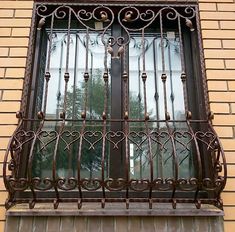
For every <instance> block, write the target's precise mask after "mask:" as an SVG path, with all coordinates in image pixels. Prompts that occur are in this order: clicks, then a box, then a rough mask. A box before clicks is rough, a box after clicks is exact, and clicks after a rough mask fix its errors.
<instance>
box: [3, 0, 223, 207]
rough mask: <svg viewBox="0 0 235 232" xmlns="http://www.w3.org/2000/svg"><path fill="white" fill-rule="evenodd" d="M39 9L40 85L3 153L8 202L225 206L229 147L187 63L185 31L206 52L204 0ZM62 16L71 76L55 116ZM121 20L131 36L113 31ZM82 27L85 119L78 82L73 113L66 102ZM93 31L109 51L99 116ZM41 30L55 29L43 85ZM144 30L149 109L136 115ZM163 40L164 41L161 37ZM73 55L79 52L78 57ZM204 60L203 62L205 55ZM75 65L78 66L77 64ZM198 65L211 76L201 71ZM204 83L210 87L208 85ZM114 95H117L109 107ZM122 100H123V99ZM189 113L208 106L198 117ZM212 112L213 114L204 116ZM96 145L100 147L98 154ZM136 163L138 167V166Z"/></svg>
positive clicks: (143, 100) (143, 83) (142, 82)
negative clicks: (134, 52)
mask: <svg viewBox="0 0 235 232" xmlns="http://www.w3.org/2000/svg"><path fill="white" fill-rule="evenodd" d="M35 7H36V8H35V10H34V12H35V15H34V22H36V23H37V32H36V45H35V54H38V55H37V57H35V65H34V66H33V67H34V71H33V77H32V79H33V80H35V83H36V84H35V85H34V84H33V81H32V83H31V85H29V84H27V86H26V87H25V88H28V89H26V90H25V93H29V97H26V98H27V100H28V101H29V102H31V103H30V105H31V108H30V109H29V110H26V108H27V104H26V100H25V99H24V101H23V102H24V107H26V108H25V109H22V111H23V112H19V113H18V114H17V117H18V118H19V125H18V127H17V129H16V131H15V132H14V134H13V136H12V137H11V140H10V142H9V146H8V149H7V152H6V156H5V160H4V167H3V177H4V183H5V186H6V189H7V190H8V192H9V198H8V200H7V202H6V207H7V208H9V207H11V206H12V205H14V204H16V203H21V202H28V203H29V207H30V208H34V207H35V204H36V203H37V202H53V204H54V208H55V209H57V208H58V207H59V204H60V203H61V202H76V204H77V206H78V208H79V209H80V208H81V207H82V205H83V202H99V203H100V205H101V207H102V208H105V206H106V203H107V202H124V203H125V207H126V208H127V209H128V208H129V207H131V204H132V203H133V202H145V203H146V204H147V205H148V207H149V208H150V209H152V208H153V207H154V205H157V204H158V203H163V202H166V203H171V205H172V208H174V209H175V208H177V204H178V203H193V204H195V206H196V208H201V204H204V203H205V204H214V205H216V206H218V207H220V208H222V201H221V198H220V194H221V192H222V190H223V188H224V186H225V184H226V177H227V168H226V161H225V156H224V152H223V149H222V146H221V144H220V141H219V138H218V136H217V134H216V133H215V131H214V129H213V127H212V124H211V119H212V114H211V113H209V112H208V110H207V107H206V105H207V104H206V103H204V105H205V107H204V108H205V109H204V108H203V104H200V106H198V107H197V106H195V104H196V102H197V101H196V102H194V101H192V100H190V99H191V98H192V94H191V93H190V92H193V91H194V90H193V89H192V88H191V89H189V88H190V86H194V84H195V85H196V84H197V83H196V82H195V83H191V84H190V83H188V80H190V81H191V80H192V79H194V78H195V76H193V77H191V79H190V77H188V76H187V74H188V73H190V70H189V71H188V67H187V63H188V60H187V59H186V57H187V56H186V53H187V51H186V50H187V49H186V48H187V46H186V44H187V42H185V33H186V34H187V33H188V35H189V37H192V38H194V40H193V39H192V40H190V41H191V42H190V43H192V42H193V41H194V42H195V41H196V43H197V45H195V44H193V45H192V46H193V47H194V46H196V47H198V49H199V53H200V57H201V53H202V49H201V41H200V38H199V39H198V38H197V35H198V34H200V32H199V30H200V29H199V25H198V22H199V18H198V14H197V5H194V4H192V5H190V4H188V5H187V4H180V3H179V4H177V5H173V4H172V5H164V4H152V5H151V7H150V6H148V5H139V6H138V4H137V5H135V6H129V5H123V6H119V7H112V6H109V5H108V4H105V5H100V6H97V5H84V4H54V5H53V4H44V5H43V4H42V5H41V4H35ZM35 20H36V21H35ZM36 23H35V24H36ZM60 23H61V24H62V23H64V24H65V26H63V27H62V29H63V31H66V36H65V37H63V41H62V44H63V46H65V51H66V52H65V54H63V58H64V60H65V67H64V69H63V71H64V80H63V83H62V78H60V81H61V82H60V83H59V85H63V86H64V88H63V93H62V94H63V102H62V104H57V105H58V106H59V107H58V108H57V109H59V111H60V112H59V111H58V112H57V113H56V117H55V118H51V117H50V115H49V114H48V107H49V106H48V102H49V101H50V99H49V98H50V97H49V96H50V95H49V92H50V83H51V81H52V80H53V78H59V77H58V76H60V75H62V74H61V69H60V70H59V71H60V73H59V75H57V76H55V75H54V74H53V72H52V71H51V70H52V68H51V63H52V53H53V51H54V49H55V44H53V38H55V36H56V33H58V30H59V29H60V30H62V29H61V28H60V26H58V25H60ZM97 23H98V24H97ZM56 25H57V26H56ZM76 25H79V26H76ZM152 25H154V27H152ZM114 27H116V28H117V29H116V31H119V32H122V33H123V34H120V33H119V32H116V34H115V33H114V34H113V35H110V34H109V31H110V30H111V29H112V30H113V28H114ZM166 27H167V28H172V27H173V28H174V31H176V32H173V33H172V31H170V32H171V33H168V34H167V32H168V31H167V29H166ZM58 28H59V29H58ZM154 28H155V30H156V31H157V32H156V38H155V37H154V36H153V34H154V32H152V31H151V30H152V29H154ZM35 29H36V27H35ZM150 29H151V30H150ZM148 30H150V31H151V32H148ZM171 30H172V29H171ZM43 31H44V32H43ZM74 31H76V33H78V34H79V33H82V34H83V35H84V39H83V41H82V43H83V44H84V47H85V51H84V56H83V57H82V59H83V60H84V70H83V78H82V79H81V81H83V91H81V93H80V94H81V96H82V101H81V102H80V103H81V104H80V108H81V109H82V110H81V111H80V112H79V117H77V115H75V113H76V112H75V101H74V99H75V97H76V94H75V93H76V89H75V85H73V91H74V92H73V98H72V100H73V104H72V110H71V111H72V113H71V115H72V116H71V115H70V114H69V113H68V112H69V107H70V103H71V102H70V101H69V100H68V99H69V98H68V95H69V89H68V88H69V83H70V82H71V81H72V80H74V83H75V80H76V78H75V75H74V79H72V78H73V77H72V75H71V73H70V65H69V64H70V57H71V55H70V54H71V53H73V52H74V51H75V50H76V49H77V48H76V49H75V50H72V49H71V46H70V43H71V38H72V36H73V35H74ZM123 31H124V32H123ZM185 31H186V32H185ZM94 32H95V33H97V35H98V36H99V37H100V39H101V44H100V45H101V47H102V49H103V69H102V72H103V74H102V81H103V82H102V88H103V91H102V93H103V102H102V106H101V107H102V113H101V114H100V115H97V113H95V114H94V112H93V111H92V110H91V106H90V104H91V100H90V98H91V94H92V90H91V91H90V90H89V89H90V87H89V86H90V83H91V78H92V73H91V71H92V68H91V67H90V65H91V63H90V61H89V60H88V59H89V54H90V49H91V48H90V46H91V45H92V43H93V41H91V40H90V39H91V35H92V33H94ZM43 33H47V36H48V38H47V39H48V43H47V44H46V45H45V47H47V49H45V51H44V53H45V54H44V56H45V59H46V60H45V70H44V71H43V73H44V81H43V84H40V83H38V82H39V81H38V79H40V77H39V76H40V75H39V72H40V70H38V71H35V70H36V69H39V67H38V65H37V64H38V62H41V61H40V59H41V60H43V55H42V53H43V50H42V43H41V45H40V41H42V40H43V38H44V37H45V34H43ZM33 34H34V33H33ZM166 34H167V36H168V37H166ZM175 34H177V36H175ZM43 36H44V37H43ZM150 36H152V37H151V38H154V39H153V41H152V42H151V44H153V45H151V46H153V54H154V58H153V59H152V60H153V63H154V73H155V76H154V78H155V79H154V80H155V82H153V83H155V86H153V87H152V88H150V86H149V84H148V83H149V82H148V81H149V77H150V74H149V73H148V72H149V70H148V62H149V60H148V53H147V48H148V47H147V45H146V44H147V42H148V41H149V39H148V37H150ZM172 36H173V37H174V39H175V41H176V42H177V46H176V45H174V46H175V49H178V50H179V51H178V54H179V62H180V74H179V75H178V78H179V80H180V82H181V85H180V87H179V88H180V89H181V91H182V97H179V96H178V95H177V92H178V90H175V89H174V86H175V85H176V84H175V82H176V80H175V79H173V76H172V69H171V66H172V62H174V60H172V59H171V50H170V49H168V50H166V49H165V48H167V46H168V44H169V43H170V39H169V38H171V37H172ZM195 36H196V38H197V39H196V40H195ZM136 38H137V39H138V40H139V44H138V43H136V44H135V45H136V46H138V47H139V48H140V50H141V52H140V55H139V60H138V61H139V63H140V64H139V69H138V74H137V75H136V82H138V83H139V85H138V86H139V88H141V91H139V94H138V99H139V102H138V103H139V105H140V106H139V109H141V112H140V113H139V115H138V116H136V115H132V114H131V110H130V107H133V105H131V104H130V101H131V100H130V91H131V90H130V80H129V79H130V74H129V70H130V60H131V58H130V56H129V53H130V52H131V51H130V49H129V47H130V41H132V40H135V39H136ZM146 38H147V39H146ZM60 42H61V41H60ZM155 43H156V44H157V43H159V45H154V44H155ZM32 46H33V45H32ZM190 46H191V45H190ZM190 46H189V47H190ZM76 51H77V50H76ZM76 51H75V52H76ZM167 52H168V53H167ZM155 53H157V55H156V54H155ZM39 54H41V56H40V55H39ZM75 54H76V55H75V57H77V56H78V55H79V54H77V53H75ZM156 56H159V57H160V61H159V60H158V61H157V58H156ZM61 57H62V55H61ZM132 59H133V58H132ZM195 62H196V61H195ZM109 63H111V66H112V67H111V69H112V71H110V67H109ZM158 64H159V65H158ZM201 67H202V68H203V61H202V60H201ZM157 68H160V71H159V70H156V69H157ZM73 69H74V70H76V66H75V65H74V67H73ZM90 70H91V71H90ZM159 72H161V75H159ZM199 73H200V74H201V75H202V77H201V76H200V78H201V79H203V78H204V77H203V72H200V71H199ZM112 78H113V80H112ZM116 78H119V79H118V81H119V82H115V83H119V86H117V87H116V88H115V86H113V85H114V79H116ZM27 83H28V82H27ZM52 83H53V82H52ZM110 83H111V86H112V87H111V91H110ZM201 83H202V84H204V83H205V80H204V79H203V80H202V81H201ZM75 84H76V83H75ZM43 85H44V90H42V91H43V94H41V98H40V100H38V98H39V97H38V96H37V95H40V91H39V90H38V94H37V92H35V91H36V90H35V89H42V88H43ZM159 85H160V87H159ZM29 86H31V89H30V88H29ZM160 88H161V90H160V91H159V89H160ZM195 88H196V87H195ZM199 89H200V88H199ZM60 90H61V89H59V93H58V95H57V96H58V98H57V99H58V101H59V100H60V99H61V92H60ZM117 90H118V91H117ZM152 90H154V91H155V94H154V98H155V103H154V104H155V107H156V111H155V112H156V115H151V112H150V110H149V108H148V105H149V104H150V102H149V98H148V93H149V92H150V91H152ZM30 91H31V92H30ZM89 91H90V92H89ZM203 91H204V92H206V87H205V84H204V90H203ZM203 91H202V92H203ZM140 93H141V94H140ZM159 93H160V95H161V96H160V97H161V98H160V99H161V101H159ZM197 95H198V93H197ZM96 97H98V96H93V98H94V102H95V101H96ZM110 98H112V100H113V99H114V103H113V104H112V105H111V106H110V103H109V102H110ZM33 99H37V101H38V102H40V104H39V103H38V105H37V103H35V102H36V100H33ZM200 99H203V97H200ZM205 99H206V97H205ZM70 100H71V99H70ZM176 100H178V101H180V103H181V105H182V106H183V116H182V117H181V118H177V115H176V112H177V109H175V108H176V105H175V101H176ZM115 101H116V103H117V105H120V107H121V108H120V107H116V104H115ZM198 101H199V100H198ZM32 102H33V103H32ZM199 102H200V101H199ZM54 105H56V102H55V103H54ZM39 106H40V108H41V110H39V111H38V112H37V118H36V117H34V114H33V113H31V112H30V113H27V112H28V111H32V112H34V110H35V109H36V108H37V107H39ZM110 107H111V108H112V109H111V112H110ZM115 107H116V109H115ZM159 108H162V109H161V110H160V109H159ZM191 111H200V112H196V114H195V115H194V114H192V112H191ZM204 111H207V112H206V113H205V114H203V112H204ZM29 115H30V116H29ZM69 115H70V116H69ZM161 115H164V116H163V117H162V116H161ZM51 125H54V126H51ZM85 150H86V151H87V152H86V154H85ZM96 153H97V155H94V154H96ZM133 153H134V154H136V158H135V159H136V162H137V163H138V165H136V167H135V166H133V165H132V163H131V159H132V160H133V159H134V158H133V157H134V156H133ZM90 156H91V157H94V159H93V160H96V164H95V165H93V166H91V167H90V166H89V167H88V165H87V163H86V162H87V161H86V158H87V157H90ZM48 157H50V161H48V165H47V167H46V168H44V170H43V168H42V167H40V165H42V162H44V161H45V160H46V159H49V158H48ZM35 160H36V161H35ZM39 160H40V162H41V163H40V162H39ZM43 160H44V161H43ZM58 160H59V161H58ZM64 160H65V161H64ZM84 160H85V161H84ZM185 161H186V163H187V164H185ZM63 162H65V163H66V165H67V163H68V165H70V166H69V168H67V169H66V170H65V173H63V174H61V172H60V170H59V167H61V166H62V168H64V169H65V167H63ZM89 162H90V163H92V162H93V161H89ZM44 163H45V162H44ZM65 163H64V166H66V165H65ZM90 163H89V164H90ZM97 163H98V164H97ZM7 169H10V171H11V174H8V172H7ZM47 169H49V170H50V172H49V174H48V173H46V172H45V170H47ZM87 169H89V175H87V176H85V177H84V173H86V172H85V171H84V170H87ZM93 169H94V170H95V173H96V175H95V176H94V174H93V171H94V170H93ZM134 169H138V172H136V170H134ZM43 171H44V174H42V172H43ZM38 173H40V174H38ZM45 173H46V174H45ZM97 173H98V174H97ZM134 173H138V175H137V174H134Z"/></svg>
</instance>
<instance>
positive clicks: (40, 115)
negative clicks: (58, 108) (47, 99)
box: [37, 111, 45, 119]
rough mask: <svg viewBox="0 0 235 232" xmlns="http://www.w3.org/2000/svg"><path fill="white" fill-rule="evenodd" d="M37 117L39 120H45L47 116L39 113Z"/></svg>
mask: <svg viewBox="0 0 235 232" xmlns="http://www.w3.org/2000/svg"><path fill="white" fill-rule="evenodd" d="M37 117H38V119H44V118H45V114H44V113H43V112H42V111H39V112H38V113H37Z"/></svg>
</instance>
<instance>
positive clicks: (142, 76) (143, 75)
mask: <svg viewBox="0 0 235 232" xmlns="http://www.w3.org/2000/svg"><path fill="white" fill-rule="evenodd" d="M141 78H142V80H143V82H145V81H146V79H147V74H146V73H145V72H143V73H142V75H141Z"/></svg>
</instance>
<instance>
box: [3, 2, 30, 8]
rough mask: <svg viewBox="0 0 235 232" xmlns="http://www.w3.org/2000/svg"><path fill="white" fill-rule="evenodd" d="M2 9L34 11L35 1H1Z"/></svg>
mask: <svg viewBox="0 0 235 232" xmlns="http://www.w3.org/2000/svg"><path fill="white" fill-rule="evenodd" d="M0 8H2V9H32V8H33V1H0Z"/></svg>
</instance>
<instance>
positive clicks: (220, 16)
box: [200, 11, 235, 20]
mask: <svg viewBox="0 0 235 232" xmlns="http://www.w3.org/2000/svg"><path fill="white" fill-rule="evenodd" d="M200 18H201V20H204V19H205V20H234V19H235V15H234V12H226V14H225V13H224V12H218V11H217V12H209V11H207V12H203V11H202V12H200Z"/></svg>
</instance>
